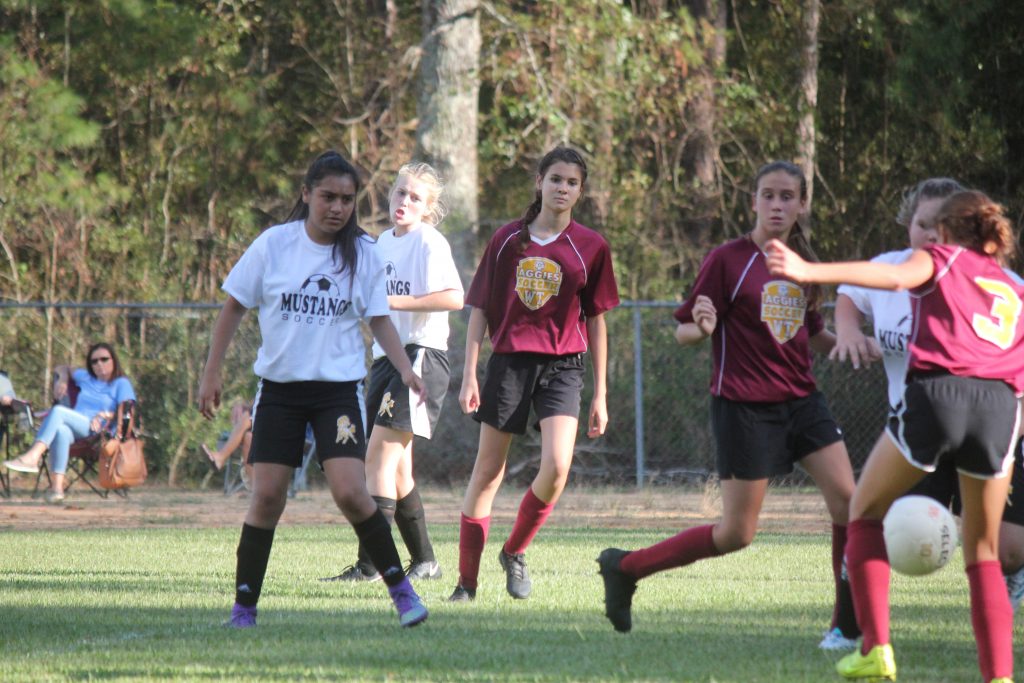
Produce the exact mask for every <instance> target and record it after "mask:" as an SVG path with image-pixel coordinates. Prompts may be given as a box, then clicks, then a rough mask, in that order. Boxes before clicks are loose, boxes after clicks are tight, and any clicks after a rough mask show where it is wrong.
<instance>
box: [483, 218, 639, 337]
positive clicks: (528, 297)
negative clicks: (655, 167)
mask: <svg viewBox="0 0 1024 683" xmlns="http://www.w3.org/2000/svg"><path fill="white" fill-rule="evenodd" d="M520 226H521V223H520V222H519V221H516V222H514V223H509V224H508V225H505V226H503V227H501V228H499V229H498V231H497V232H495V233H494V237H492V238H491V241H490V242H489V243H488V245H487V250H486V251H485V252H484V255H483V258H482V259H480V266H479V267H478V268H477V270H476V275H475V276H474V277H473V283H472V284H471V285H470V286H469V291H468V292H467V293H466V303H467V304H469V305H470V306H473V307H474V308H479V309H482V310H483V312H484V316H485V317H486V319H487V328H488V330H490V336H491V345H492V346H493V347H494V350H495V351H496V352H498V353H521V352H529V353H547V354H552V355H566V354H570V353H582V352H584V351H586V350H587V327H586V319H587V318H588V317H590V318H592V317H594V316H597V315H600V314H601V313H604V312H605V311H607V310H610V309H612V308H614V307H615V306H618V304H619V293H618V288H617V287H616V285H615V274H614V273H613V272H612V255H611V250H610V249H609V248H608V243H607V242H605V240H604V238H603V237H601V235H599V234H598V233H596V232H594V231H593V230H591V229H590V228H587V227H585V226H582V225H580V224H579V223H577V222H576V221H570V222H569V225H568V227H566V229H565V230H563V231H562V232H561V233H560V234H559V235H558V237H556V238H555V239H554V240H553V241H551V242H548V243H547V244H543V245H542V244H538V243H537V242H535V241H531V242H530V244H529V246H527V247H526V249H524V250H523V251H520V250H519V244H518V237H517V233H518V232H519V228H520Z"/></svg>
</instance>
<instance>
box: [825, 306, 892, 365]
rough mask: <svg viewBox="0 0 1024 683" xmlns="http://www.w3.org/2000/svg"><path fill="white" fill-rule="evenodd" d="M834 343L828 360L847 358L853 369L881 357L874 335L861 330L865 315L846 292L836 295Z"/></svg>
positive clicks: (841, 360)
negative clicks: (870, 335) (871, 335)
mask: <svg viewBox="0 0 1024 683" xmlns="http://www.w3.org/2000/svg"><path fill="white" fill-rule="evenodd" d="M835 319H836V344H835V346H834V347H832V351H831V352H830V353H829V355H828V357H829V360H838V361H839V362H840V363H842V362H844V361H845V360H846V359H847V358H849V359H850V363H851V364H853V367H854V368H855V369H860V366H861V364H863V365H864V366H868V365H870V364H871V362H872V361H876V360H878V359H880V358H881V357H882V350H881V349H880V348H879V347H878V342H876V341H875V339H874V337H869V336H867V335H866V334H864V332H863V327H864V322H865V316H864V314H863V313H862V312H861V310H860V309H859V308H857V304H856V303H854V301H853V299H852V298H850V297H849V296H847V295H846V294H840V295H839V296H837V297H836V308H835Z"/></svg>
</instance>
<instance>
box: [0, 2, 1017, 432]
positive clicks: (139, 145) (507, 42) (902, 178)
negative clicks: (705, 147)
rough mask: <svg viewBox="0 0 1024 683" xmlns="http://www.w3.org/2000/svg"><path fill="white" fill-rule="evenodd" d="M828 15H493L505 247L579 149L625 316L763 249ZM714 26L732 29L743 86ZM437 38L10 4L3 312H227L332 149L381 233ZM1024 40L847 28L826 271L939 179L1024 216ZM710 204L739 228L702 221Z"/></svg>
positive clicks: (484, 185) (486, 224)
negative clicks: (915, 187)
mask: <svg viewBox="0 0 1024 683" xmlns="http://www.w3.org/2000/svg"><path fill="white" fill-rule="evenodd" d="M722 3H724V7H723V4H722ZM804 4H805V3H804V2H801V1H799V0H773V1H772V2H758V1H756V0H733V1H731V2H728V3H725V0H703V1H701V2H697V1H696V0H692V1H690V2H684V1H681V0H626V1H624V2H615V1H613V0H579V1H578V2H574V3H571V5H570V4H566V3H559V2H553V1H548V0H537V1H529V2H527V1H523V2H519V1H516V2H512V1H494V0H492V1H486V0H482V1H481V2H480V5H479V20H480V27H481V31H482V33H483V47H482V50H481V55H480V70H479V77H480V129H479V131H478V148H479V164H480V168H479V178H480V186H481V187H480V210H479V215H480V216H481V217H482V218H481V225H480V231H479V232H480V238H481V239H486V237H487V236H489V234H490V232H491V231H492V230H493V229H494V227H496V226H497V225H500V224H501V223H503V222H505V221H507V220H510V219H512V218H514V217H516V216H518V215H519V214H520V213H521V211H522V209H523V208H524V206H525V205H526V204H527V203H528V201H529V199H530V196H531V194H532V176H531V173H532V168H533V165H534V164H535V162H536V160H537V158H538V157H539V156H540V155H541V154H542V153H543V152H544V151H545V150H546V149H547V148H549V147H550V146H552V145H553V144H556V143H559V142H569V143H572V144H575V145H577V146H579V147H580V148H582V149H583V150H584V151H585V152H586V154H587V156H588V159H589V161H590V163H591V183H590V186H589V188H588V199H587V201H586V202H585V204H584V205H583V206H582V207H581V208H580V216H581V218H582V220H583V221H584V222H586V223H589V224H591V225H594V226H595V227H598V228H600V229H601V230H603V231H604V232H605V234H606V235H607V236H608V238H609V240H610V241H611V242H612V244H613V247H614V250H615V254H616V267H617V275H618V278H619V282H620V286H621V289H622V291H623V294H624V295H625V297H627V298H633V299H665V298H674V297H677V296H679V294H680V292H681V291H684V290H685V288H686V287H687V285H688V283H689V282H690V281H691V280H692V277H693V274H694V272H695V268H696V266H697V265H698V264H699V262H700V259H701V258H702V256H703V254H704V253H705V252H706V250H707V249H708V247H709V246H711V245H713V244H715V243H718V242H721V241H722V240H723V239H726V238H728V237H730V236H734V235H737V234H740V233H742V232H744V231H745V230H746V229H747V226H748V225H749V220H750V217H749V209H748V207H749V187H748V185H749V181H750V178H751V177H752V175H753V173H754V171H755V170H756V168H757V167H758V166H760V165H761V164H762V163H764V162H765V161H767V160H770V159H773V158H793V156H794V155H795V149H796V148H797V139H796V138H797V135H798V131H797V125H796V122H797V120H798V107H799V101H798V96H799V92H800V82H799V79H800V66H801V62H800V57H801V53H800V35H801V30H802V29H801V26H802V24H801V18H802V12H803V7H804ZM709 7H723V9H726V10H727V12H728V13H727V15H723V16H725V17H726V21H725V35H724V38H725V41H724V45H725V54H724V59H722V60H720V61H716V60H715V59H713V58H712V57H711V55H713V54H714V50H713V49H712V48H713V46H714V45H715V41H716V39H720V38H721V37H722V36H721V33H720V32H719V33H716V29H715V28H714V26H715V22H714V21H712V20H710V19H709V18H708V16H710V15H711V14H713V13H711V12H709V11H708V8H709ZM421 12H422V7H421V2H418V1H413V0H387V1H384V0H294V1H293V2H288V3H279V2H270V1H269V0H195V1H189V2H183V1H181V0H61V1H57V0H5V1H4V2H3V3H0V299H2V300H4V301H20V302H25V301H40V300H42V301H117V300H121V301H124V300H130V301H160V302H202V301H216V300H218V299H219V293H218V291H219V284H220V282H221V281H222V279H223V277H224V275H225V274H226V272H227V270H228V268H230V266H231V264H232V263H233V262H234V260H235V259H236V258H237V257H238V255H239V254H240V253H241V251H242V250H243V249H244V248H245V246H246V245H247V244H248V243H249V242H250V241H251V239H252V238H253V236H254V235H255V234H257V233H258V232H259V230H261V229H262V228H264V227H266V226H267V225H269V224H272V223H273V222H274V221H275V220H279V219H281V218H282V217H283V216H284V215H285V214H286V213H287V211H288V208H289V207H290V206H291V204H292V203H293V202H294V200H295V196H296V193H297V186H298V182H299V179H300V178H301V174H302V172H303V170H304V169H305V166H306V164H307V163H308V161H309V160H310V159H311V158H312V157H313V156H314V155H315V154H316V153H318V152H319V151H320V150H322V149H325V148H329V147H333V148H337V149H339V150H341V151H342V152H343V153H344V154H346V155H347V156H349V157H350V158H352V159H353V160H354V161H355V162H356V163H357V164H358V165H359V167H360V168H361V169H363V170H364V171H365V180H366V190H365V192H364V196H363V197H362V198H361V216H362V219H363V222H364V224H365V225H366V226H367V227H368V228H370V229H375V228H377V227H379V226H381V225H382V224H383V222H384V221H386V219H387V216H386V203H385V200H386V193H387V190H388V187H389V183H390V181H391V179H392V177H393V173H394V171H395V170H396V169H397V168H398V166H399V165H401V164H402V163H403V162H405V161H407V160H408V159H409V158H410V157H411V156H412V155H413V154H414V150H415V131H416V124H417V121H416V96H417V93H416V86H417V80H416V72H417V68H418V65H419V62H420V57H421V43H422V35H421V32H422V22H421ZM1022 26H1024V5H1022V4H1021V3H1007V2H999V1H998V0H977V1H976V2H972V3H962V2H959V0H922V1H921V2H916V3H910V4H909V5H907V4H906V3H893V2H887V1H885V0H825V1H824V2H822V4H821V24H820V29H819V34H818V39H819V40H818V48H819V54H820V62H819V69H818V83H819V93H818V100H817V117H816V118H817V131H818V132H817V138H818V146H817V150H818V152H817V159H816V164H817V169H818V170H817V174H816V179H815V195H814V196H815V201H814V205H813V213H812V220H811V225H812V226H813V235H814V241H815V245H816V247H817V249H818V250H819V252H820V253H821V254H822V255H824V256H830V257H843V256H855V255H856V256H870V255H872V254H873V253H876V252H878V251H881V250H883V249H887V248H893V247H896V246H899V245H901V244H902V242H903V240H904V234H903V232H902V229H900V228H898V227H897V226H896V225H895V223H894V221H893V217H894V215H895V211H896V207H897V205H898V202H899V198H900V196H901V193H902V192H903V191H904V190H905V189H906V188H907V187H908V186H909V185H911V184H912V183H913V182H915V181H916V180H918V179H920V178H922V177H926V176H931V175H952V176H955V177H957V178H959V179H961V180H962V181H964V182H966V183H968V184H971V185H976V186H978V187H981V188H983V189H985V190H987V191H989V192H990V193H992V194H993V195H994V196H995V197H996V198H998V199H1000V200H1002V201H1004V202H1006V203H1007V204H1008V205H1009V206H1010V213H1011V215H1012V216H1013V217H1014V218H1015V219H1019V218H1020V217H1021V209H1022V207H1024V201H1022V199H1021V189H1022V185H1024V168H1022V165H1021V164H1020V163H1019V161H1018V160H1019V159H1020V158H1021V157H1022V152H1024V123H1022V119H1021V117H1020V115H1019V112H1020V111H1021V110H1022V109H1024V107H1022V106H1021V105H1024V102H1022V99H1024V94H1022V90H1021V89H1020V88H1019V87H1018V82H1019V76H1020V75H1021V74H1022V73H1024V56H1022V55H1024V41H1022V40H1021V38H1022V35H1021V33H1022V30H1024V29H1022V28H1021V27H1022ZM698 76H700V77H701V78H706V79H710V80H707V81H702V80H700V79H699V78H698ZM706 83H710V87H709V88H704V87H703V84H706ZM700 98H704V103H705V104H709V105H710V107H711V109H712V110H713V112H714V117H713V120H714V129H713V139H712V150H713V155H714V156H713V158H714V160H715V169H714V171H715V173H714V175H715V181H714V183H713V186H707V184H704V185H701V183H699V182H698V181H697V178H696V177H695V176H694V173H693V170H692V165H691V164H690V161H689V159H688V149H689V147H688V146H689V145H691V144H693V141H694V131H695V130H696V129H695V121H694V118H693V117H694V114H693V112H694V111H695V108H694V107H693V105H694V103H695V102H697V101H698V100H700ZM708 201H710V202H712V206H713V207H715V210H714V212H713V213H714V217H713V220H711V221H709V222H706V223H702V222H696V223H695V222H694V221H692V220H689V219H690V218H691V217H692V216H693V215H694V213H695V212H696V211H697V210H698V208H699V207H700V206H706V205H707V202H708ZM471 269H472V265H471V264H470V265H469V266H468V267H467V270H471ZM9 319H10V320H11V321H12V322H16V320H17V318H16V317H11V318H9ZM80 323H81V320H80V319H79V317H76V316H74V315H69V316H63V315H54V314H53V313H52V312H51V313H49V314H47V316H46V323H45V324H46V328H45V330H42V329H32V330H30V331H31V332H32V334H33V335H34V336H35V337H36V339H35V341H36V344H35V345H34V346H32V347H29V346H26V345H25V344H24V342H23V341H19V340H21V339H23V338H24V336H25V332H26V330H25V329H24V327H23V326H20V327H19V325H18V324H13V325H5V326H4V329H3V330H0V361H4V362H7V363H9V362H10V361H9V360H6V359H9V358H10V357H11V356H12V355H13V354H16V353H17V354H20V353H26V352H28V351H29V350H32V352H34V353H38V349H39V345H38V337H39V335H45V337H46V344H45V349H46V354H45V355H46V358H45V363H43V365H44V366H45V370H46V371H48V370H49V368H50V367H51V366H52V364H53V363H54V362H64V361H67V360H68V359H69V358H77V357H79V356H80V355H81V352H82V350H83V344H85V343H86V342H87V341H89V340H88V339H85V338H83V335H82V334H81V333H80V332H76V330H77V329H79V328H80V327H81V325H80ZM33 324H35V323H33ZM117 325H122V327H123V323H118V322H116V321H113V320H112V321H110V322H109V323H108V327H109V328H110V330H109V332H110V335H111V336H112V337H113V336H115V332H117V330H116V329H114V328H115V327H116V326H117ZM190 334H191V333H185V334H184V336H183V339H184V340H186V341H188V340H192V341H195V337H194V336H191V337H190V336H189V335H190ZM122 341H123V340H122ZM197 353H199V354H200V355H201V351H198V352H197ZM179 355H183V354H179ZM168 356H169V357H170V358H171V359H172V360H168V361H167V362H168V364H169V365H171V366H174V361H173V358H174V356H175V353H174V351H173V349H171V350H169V352H168ZM167 372H169V373H182V372H189V373H191V372H195V368H194V367H191V366H190V367H188V368H183V367H181V366H174V367H170V368H168V370H167ZM177 441H178V439H177V438H176V439H175V442H177Z"/></svg>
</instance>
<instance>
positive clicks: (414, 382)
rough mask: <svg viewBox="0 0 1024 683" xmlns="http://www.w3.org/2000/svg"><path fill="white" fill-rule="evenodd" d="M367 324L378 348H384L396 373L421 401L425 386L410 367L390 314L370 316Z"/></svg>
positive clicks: (423, 397)
mask: <svg viewBox="0 0 1024 683" xmlns="http://www.w3.org/2000/svg"><path fill="white" fill-rule="evenodd" d="M369 326H370V331H371V332H372V333H373V338H374V339H376V340H377V343H378V344H380V348H382V349H384V354H385V355H386V356H387V357H388V360H389V361H391V364H392V365H394V366H395V370H398V373H399V374H400V375H401V376H402V383H403V384H405V386H407V387H409V388H410V389H412V390H413V391H415V392H416V393H417V394H418V395H419V397H420V403H422V402H423V401H424V400H426V394H425V390H426V387H425V386H424V384H423V380H422V379H421V378H420V376H419V375H417V374H416V372H415V371H414V370H413V369H412V363H410V362H409V356H407V355H405V349H404V348H403V347H402V339H401V337H399V336H398V330H396V329H395V325H394V323H392V322H391V316H389V315H375V316H371V317H370V320H369Z"/></svg>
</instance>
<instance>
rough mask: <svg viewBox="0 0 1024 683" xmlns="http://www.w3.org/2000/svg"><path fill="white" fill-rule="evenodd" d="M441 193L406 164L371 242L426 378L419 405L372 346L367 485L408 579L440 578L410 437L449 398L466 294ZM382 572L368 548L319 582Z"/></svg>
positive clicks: (433, 422)
mask: <svg viewBox="0 0 1024 683" xmlns="http://www.w3.org/2000/svg"><path fill="white" fill-rule="evenodd" d="M443 189H444V186H443V185H442V183H441V179H440V177H439V176H438V174H437V171H435V170H434V169H433V168H432V167H431V166H429V165H428V164H424V163H413V164H406V165H405V166H402V168H400V169H399V171H398V177H397V178H396V179H395V184H394V186H393V187H392V188H391V196H390V202H389V204H390V214H391V223H392V227H391V228H389V229H388V230H385V231H384V232H383V233H382V234H381V236H380V237H379V238H378V239H377V246H376V252H377V255H378V257H379V258H380V260H381V262H382V263H383V264H384V282H385V285H386V288H387V294H388V305H389V306H390V307H391V322H393V323H394V325H395V328H396V329H397V330H398V336H399V338H400V339H401V341H402V345H403V346H404V347H405V353H406V355H407V356H408V358H409V360H410V362H411V363H412V366H413V369H414V370H415V371H416V373H417V374H418V375H419V376H420V377H422V378H423V382H424V384H425V385H426V393H425V394H424V396H423V398H422V399H421V398H420V397H419V396H417V395H416V394H415V393H414V392H412V391H410V390H409V389H408V388H407V387H406V386H405V385H404V384H403V382H402V376H401V373H400V372H399V371H398V369H397V368H396V367H395V365H394V364H393V363H392V362H391V360H390V359H389V358H388V357H387V356H386V355H385V353H384V349H383V348H381V345H380V344H379V343H374V345H373V359H374V360H373V368H372V370H371V372H370V389H369V392H368V394H367V405H368V406H369V409H370V411H371V412H370V415H369V417H370V420H369V425H370V436H369V440H370V443H369V446H368V448H367V453H366V484H367V488H368V489H369V491H370V494H371V495H372V496H373V498H374V500H376V501H377V505H378V506H379V507H380V509H381V511H382V512H383V513H384V516H385V517H387V518H388V520H389V521H391V520H392V519H393V520H394V522H395V525H396V526H397V527H398V531H399V533H400V534H401V535H402V540H403V541H404V542H405V546H406V548H407V549H408V550H409V554H410V556H411V559H410V561H409V568H408V569H407V570H406V575H407V576H408V577H409V578H410V579H439V578H441V566H440V564H438V562H437V558H436V557H435V556H434V548H433V546H432V545H431V543H430V536H429V534H428V533H427V524H426V518H425V515H424V511H423V503H422V501H421V500H420V494H419V491H418V490H417V489H416V484H415V482H414V481H413V473H412V442H413V436H414V435H415V436H419V437H422V438H425V439H429V438H431V436H432V435H433V433H434V429H435V427H436V426H437V421H438V418H439V417H440V415H441V406H442V404H443V403H444V397H445V394H447V393H448V379H449V376H450V374H451V373H450V370H449V364H448V312H449V311H457V310H459V309H461V308H462V303H463V302H462V300H463V289H462V281H461V280H460V279H459V271H458V269H457V268H456V267H455V261H454V260H453V259H452V250H451V247H449V245H448V240H446V239H445V237H444V235H442V234H441V232H440V231H439V230H438V229H437V227H436V226H437V224H438V223H440V222H441V220H442V219H443V218H444V215H445V207H444V204H443V203H442V201H441V193H442V191H443ZM379 579H380V574H379V573H378V572H377V570H376V569H375V568H374V566H373V562H372V561H371V559H370V556H369V554H368V553H367V549H366V548H365V546H363V544H360V546H359V557H358V559H357V561H356V562H355V563H354V564H352V565H351V566H349V567H348V568H346V569H345V570H344V571H342V573H341V574H339V575H338V576H335V577H331V579H326V580H341V581H377V580H379Z"/></svg>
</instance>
